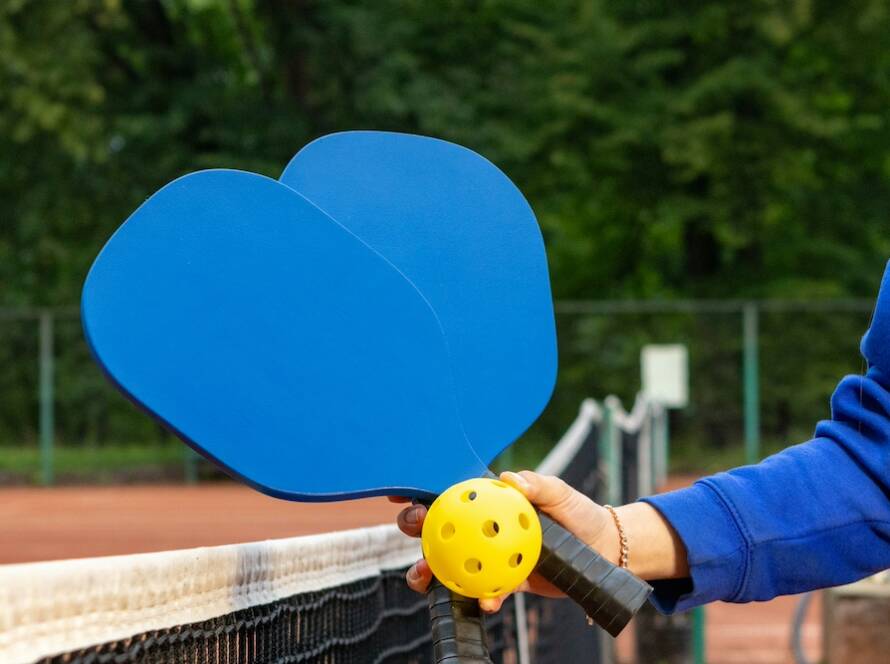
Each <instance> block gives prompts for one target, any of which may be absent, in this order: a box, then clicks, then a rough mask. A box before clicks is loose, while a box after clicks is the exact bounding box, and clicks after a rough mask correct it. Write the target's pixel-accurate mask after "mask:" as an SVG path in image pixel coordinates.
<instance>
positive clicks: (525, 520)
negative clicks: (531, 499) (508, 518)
mask: <svg viewBox="0 0 890 664" xmlns="http://www.w3.org/2000/svg"><path fill="white" fill-rule="evenodd" d="M519 525H520V526H522V529H523V530H528V527H529V526H530V525H531V521H529V518H528V516H526V515H525V514H523V513H522V512H520V513H519Z"/></svg>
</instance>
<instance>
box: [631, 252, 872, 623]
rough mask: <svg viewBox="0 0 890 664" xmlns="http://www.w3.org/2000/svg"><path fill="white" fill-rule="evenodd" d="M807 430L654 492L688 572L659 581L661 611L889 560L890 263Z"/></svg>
mask: <svg viewBox="0 0 890 664" xmlns="http://www.w3.org/2000/svg"><path fill="white" fill-rule="evenodd" d="M862 353H863V355H864V356H865V358H866V360H868V363H869V369H868V372H867V373H866V375H865V376H848V377H846V378H844V379H843V380H842V381H841V382H840V384H839V385H838V387H837V389H836V390H835V392H834V395H833V396H832V398H831V419H830V420H827V421H824V422H820V423H819V424H818V426H817V427H816V433H815V437H814V439H813V440H811V441H809V442H807V443H803V444H802V445H796V446H794V447H790V448H788V449H786V450H784V451H782V452H780V453H779V454H775V455H773V456H771V457H769V458H767V459H765V460H764V461H763V462H761V463H759V464H757V465H755V466H745V467H743V468H737V469H735V470H731V471H729V472H726V473H720V474H718V475H714V476H712V477H708V478H705V479H702V480H700V481H698V482H696V483H695V484H694V485H693V486H691V487H689V488H687V489H681V490H679V491H673V492H670V493H665V494H661V495H658V496H651V497H648V498H645V499H644V500H645V502H647V503H649V504H651V505H652V506H654V507H655V508H656V509H658V510H659V511H660V512H661V513H662V514H663V515H664V516H665V517H666V518H667V520H668V521H669V522H670V523H671V525H672V526H673V527H674V528H675V529H676V531H677V532H678V534H679V535H680V538H681V539H682V540H683V542H684V544H685V545H686V550H687V557H688V562H689V569H690V578H689V579H683V580H679V581H657V582H655V583H654V584H653V585H654V586H655V593H654V595H653V602H654V603H655V605H656V607H658V609H659V610H661V611H663V612H665V613H672V612H674V611H680V610H685V609H688V608H690V607H693V606H697V605H699V604H704V603H706V602H711V601H715V600H723V601H729V602H748V601H751V600H767V599H771V598H772V597H775V596H776V595H787V594H793V593H799V592H804V591H806V590H812V589H814V588H824V587H828V586H834V585H839V584H842V583H849V582H851V581H855V580H857V579H861V578H863V577H865V576H868V575H870V574H872V573H874V572H877V571H880V570H883V569H887V568H890V264H888V267H887V271H886V272H885V274H884V279H883V283H882V286H881V291H880V293H879V295H878V301H877V306H876V309H875V314H874V317H873V320H872V324H871V327H870V329H869V331H868V332H867V333H866V335H865V337H864V338H863V341H862Z"/></svg>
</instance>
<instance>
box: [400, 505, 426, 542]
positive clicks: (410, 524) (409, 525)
mask: <svg viewBox="0 0 890 664" xmlns="http://www.w3.org/2000/svg"><path fill="white" fill-rule="evenodd" d="M425 518H426V507H424V506H423V505H412V506H411V507H406V508H405V509H403V510H402V511H401V512H399V516H397V517H396V523H397V524H398V525H399V530H401V531H402V532H403V533H405V534H406V535H408V536H409V537H420V533H421V531H422V530H423V520H424V519H425Z"/></svg>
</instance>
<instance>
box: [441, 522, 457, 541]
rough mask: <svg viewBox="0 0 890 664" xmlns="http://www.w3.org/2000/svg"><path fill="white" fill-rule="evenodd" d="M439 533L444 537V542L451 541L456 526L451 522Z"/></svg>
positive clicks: (444, 525) (443, 526)
mask: <svg viewBox="0 0 890 664" xmlns="http://www.w3.org/2000/svg"><path fill="white" fill-rule="evenodd" d="M439 533H440V534H441V535H442V539H443V540H447V539H451V538H452V537H453V536H454V524H453V523H451V522H450V521H449V522H448V523H446V524H443V525H442V530H440V531H439Z"/></svg>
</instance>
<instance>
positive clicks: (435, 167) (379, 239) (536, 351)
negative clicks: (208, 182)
mask: <svg viewBox="0 0 890 664" xmlns="http://www.w3.org/2000/svg"><path fill="white" fill-rule="evenodd" d="M281 182H283V183H284V184H287V185H288V186H290V187H293V188H294V189H295V190H296V191H298V192H300V193H302V194H303V195H304V196H306V198H308V199H309V200H311V201H312V202H313V203H315V204H316V205H318V206H319V207H320V208H321V209H323V210H325V211H326V212H327V213H328V214H330V215H331V216H332V217H334V218H335V219H336V220H337V221H338V222H339V223H341V224H343V225H344V226H346V227H347V228H348V229H350V230H351V231H352V232H354V233H355V234H356V235H357V236H359V237H360V238H361V239H362V240H364V241H365V242H366V243H368V244H369V245H370V246H372V247H374V248H375V249H376V250H377V251H378V252H380V253H381V254H382V255H383V256H385V257H386V258H387V259H388V260H389V261H390V262H391V263H393V264H394V265H395V266H396V267H397V268H398V269H399V270H400V271H401V272H402V273H403V274H404V275H405V276H406V277H407V278H408V279H409V280H410V281H411V282H412V283H413V284H415V285H416V286H417V288H418V289H419V290H420V291H421V292H422V293H423V294H424V296H425V297H426V298H427V300H428V301H429V302H430V305H431V306H432V308H433V309H434V310H435V312H436V314H437V316H438V318H439V321H440V322H441V325H442V328H443V331H444V333H445V338H446V340H447V344H448V347H449V351H450V353H451V357H452V360H453V367H454V375H455V382H456V391H457V399H458V403H459V408H460V413H461V417H462V419H463V422H464V427H465V430H466V432H467V436H468V438H469V440H470V442H471V443H472V445H473V447H474V449H475V450H476V452H477V454H478V455H479V457H480V458H481V459H482V460H483V461H485V462H486V463H487V462H489V461H491V460H492V459H493V458H494V457H495V456H497V454H498V453H499V452H501V451H502V450H503V449H504V448H505V447H507V446H508V445H509V444H510V443H512V442H513V441H514V440H515V439H516V438H517V437H519V436H520V435H521V434H522V433H523V432H524V431H525V430H526V429H527V428H528V426H529V425H531V423H532V422H534V420H535V419H537V417H538V415H539V414H540V413H541V411H542V410H543V408H544V406H545V405H546V404H547V402H548V401H549V399H550V395H551V393H552V391H553V386H554V383H555V380H556V365H557V353H556V332H555V325H554V318H553V304H552V296H551V293H550V281H549V276H548V272H547V257H546V253H545V251H544V244H543V241H542V238H541V232H540V229H539V227H538V224H537V221H536V220H535V217H534V214H533V213H532V210H531V208H530V207H529V205H528V203H527V202H526V200H525V198H524V197H523V196H522V194H521V193H520V192H519V190H518V189H517V188H516V186H515V185H514V184H513V183H512V182H511V181H510V180H509V179H508V178H507V176H506V175H504V173H503V172H501V171H500V170H499V169H498V168H497V167H496V166H494V165H493V164H492V163H491V162H489V161H488V160H486V159H485V158H483V157H481V156H480V155H478V154H476V153H474V152H472V151H470V150H467V149H466V148H463V147H460V146H458V145H454V144H452V143H448V142H445V141H441V140H438V139H433V138H427V137H423V136H412V135H408V134H395V133H389V132H373V131H357V132H345V133H340V134H332V135H329V136H325V137H323V138H320V139H318V140H316V141H314V142H313V143H310V144H309V145H307V146H306V147H305V148H303V149H302V150H301V151H300V152H299V153H298V154H297V155H296V156H295V157H294V158H293V159H292V160H291V162H290V164H288V166H287V168H286V169H285V171H284V173H283V174H282V176H281Z"/></svg>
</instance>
